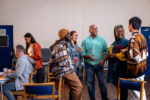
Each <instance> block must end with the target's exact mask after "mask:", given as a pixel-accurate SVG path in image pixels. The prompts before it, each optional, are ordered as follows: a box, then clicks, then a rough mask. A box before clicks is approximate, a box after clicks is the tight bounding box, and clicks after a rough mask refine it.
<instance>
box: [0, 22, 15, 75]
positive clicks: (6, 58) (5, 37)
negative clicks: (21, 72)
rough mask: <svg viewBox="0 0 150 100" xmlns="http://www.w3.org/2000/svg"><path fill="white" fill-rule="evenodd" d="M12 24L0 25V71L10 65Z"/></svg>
mask: <svg viewBox="0 0 150 100" xmlns="http://www.w3.org/2000/svg"><path fill="white" fill-rule="evenodd" d="M12 57H13V25H0V72H1V71H3V68H11V67H12Z"/></svg>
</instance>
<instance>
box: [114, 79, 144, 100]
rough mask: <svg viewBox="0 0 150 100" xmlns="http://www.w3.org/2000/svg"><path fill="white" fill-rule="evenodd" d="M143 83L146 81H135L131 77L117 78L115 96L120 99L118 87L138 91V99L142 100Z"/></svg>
mask: <svg viewBox="0 0 150 100" xmlns="http://www.w3.org/2000/svg"><path fill="white" fill-rule="evenodd" d="M145 83H146V82H145V81H137V80H132V79H125V78H119V79H118V96H117V98H118V99H120V88H124V89H131V90H137V91H140V100H143V89H144V84H145Z"/></svg>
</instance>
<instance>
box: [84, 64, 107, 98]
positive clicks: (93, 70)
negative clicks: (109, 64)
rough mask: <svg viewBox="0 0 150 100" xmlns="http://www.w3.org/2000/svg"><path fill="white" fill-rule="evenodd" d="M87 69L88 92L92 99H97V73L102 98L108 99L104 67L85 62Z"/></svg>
mask: <svg viewBox="0 0 150 100" xmlns="http://www.w3.org/2000/svg"><path fill="white" fill-rule="evenodd" d="M85 69H86V81H87V85H88V92H89V97H90V100H96V98H95V74H96V76H97V78H98V83H99V88H100V93H101V97H102V100H108V97H107V87H106V82H105V78H104V67H103V66H99V65H98V64H97V65H91V64H88V63H85Z"/></svg>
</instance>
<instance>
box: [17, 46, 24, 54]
mask: <svg viewBox="0 0 150 100" xmlns="http://www.w3.org/2000/svg"><path fill="white" fill-rule="evenodd" d="M16 50H17V51H18V52H23V53H25V49H24V47H23V46H22V45H17V46H16Z"/></svg>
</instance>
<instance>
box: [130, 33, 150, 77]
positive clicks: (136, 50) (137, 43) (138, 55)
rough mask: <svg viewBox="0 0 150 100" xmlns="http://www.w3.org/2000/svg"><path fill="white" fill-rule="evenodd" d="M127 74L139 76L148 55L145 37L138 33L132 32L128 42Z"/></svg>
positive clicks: (144, 67)
mask: <svg viewBox="0 0 150 100" xmlns="http://www.w3.org/2000/svg"><path fill="white" fill-rule="evenodd" d="M127 54H128V60H127V67H128V74H129V75H130V76H129V77H135V78H136V77H140V76H142V75H143V74H144V73H145V71H146V60H147V57H148V46H147V41H146V39H145V37H144V36H143V35H142V34H141V33H139V32H134V33H133V34H132V37H131V38H130V42H129V50H128V53H127Z"/></svg>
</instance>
